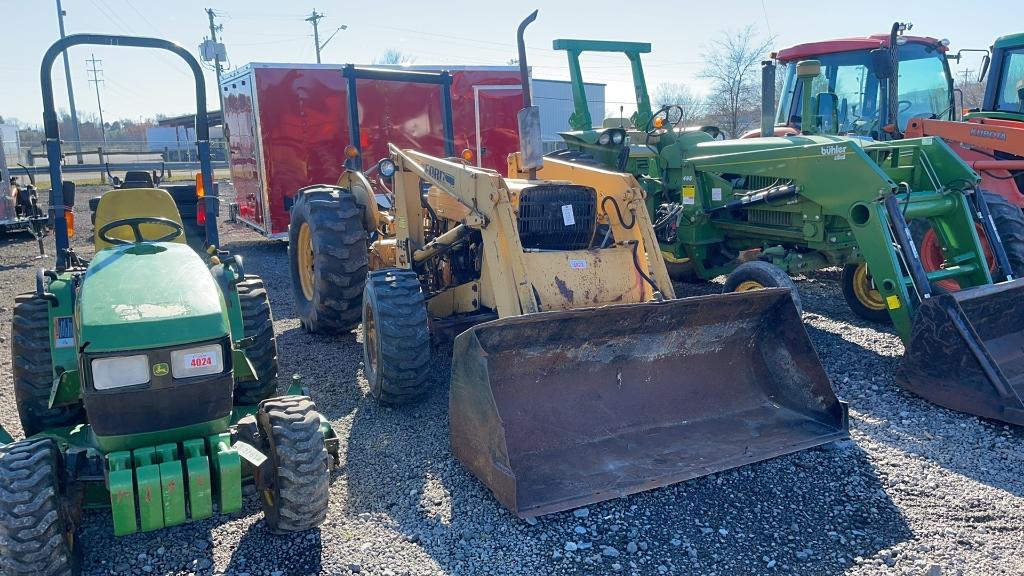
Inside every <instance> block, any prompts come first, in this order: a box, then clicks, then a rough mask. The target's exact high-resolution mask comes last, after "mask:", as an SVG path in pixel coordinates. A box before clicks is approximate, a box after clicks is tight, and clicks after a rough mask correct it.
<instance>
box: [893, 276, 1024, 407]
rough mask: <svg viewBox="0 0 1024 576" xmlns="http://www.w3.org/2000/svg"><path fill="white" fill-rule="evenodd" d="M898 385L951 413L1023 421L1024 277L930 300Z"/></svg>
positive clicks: (921, 312)
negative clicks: (965, 413)
mask: <svg viewBox="0 0 1024 576" xmlns="http://www.w3.org/2000/svg"><path fill="white" fill-rule="evenodd" d="M896 382H897V383H898V384H899V385H901V386H903V387H904V388H906V389H907V390H910V391H911V392H913V393H915V394H917V395H918V396H921V397H923V398H925V399H927V400H929V401H931V402H934V403H936V404H938V405H940V406H945V407H946V408H949V409H951V410H958V411H960V412H967V413H969V414H974V415H977V416H982V417H985V418H992V419H995V420H1002V421H1003V422H1009V423H1011V424H1017V425H1020V426H1024V404H1022V403H1021V397H1022V396H1024V280H1012V281H1010V282H1003V283H1001V284H990V285H988V286H979V287H977V288H969V289H966V290H960V291H957V292H951V293H945V294H938V295H935V296H933V297H932V298H929V299H928V300H925V301H924V302H923V303H922V304H921V306H920V308H919V309H918V311H917V316H916V317H915V318H914V326H913V328H912V329H911V333H910V343H909V344H907V351H906V354H905V355H904V356H903V362H902V363H901V364H900V367H899V370H898V371H897V373H896Z"/></svg>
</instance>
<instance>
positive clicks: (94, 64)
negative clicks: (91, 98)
mask: <svg viewBox="0 0 1024 576" xmlns="http://www.w3.org/2000/svg"><path fill="white" fill-rule="evenodd" d="M90 56H92V58H91V59H89V60H86V63H88V64H89V65H90V66H91V68H89V70H88V72H89V73H90V74H92V78H89V83H91V84H95V85H96V108H98V109H99V111H100V135H102V137H103V147H104V148H106V147H107V128H106V127H105V126H104V125H103V103H102V102H100V83H101V82H103V78H101V76H102V75H103V69H102V68H99V67H98V65H99V64H102V63H103V60H97V59H96V55H95V54H90Z"/></svg>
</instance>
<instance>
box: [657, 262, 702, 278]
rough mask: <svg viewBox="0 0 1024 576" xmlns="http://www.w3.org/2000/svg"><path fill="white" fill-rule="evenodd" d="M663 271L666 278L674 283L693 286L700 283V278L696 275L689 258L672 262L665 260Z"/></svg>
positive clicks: (695, 269)
mask: <svg viewBox="0 0 1024 576" xmlns="http://www.w3.org/2000/svg"><path fill="white" fill-rule="evenodd" d="M665 269H666V270H667V271H668V277H669V278H671V279H673V280H675V281H676V282H686V283H688V284H694V283H697V282H701V281H702V279H701V277H700V276H698V275H697V268H696V267H695V266H694V265H693V261H692V260H690V259H689V258H683V259H680V260H676V261H674V262H673V261H670V260H669V259H668V258H665Z"/></svg>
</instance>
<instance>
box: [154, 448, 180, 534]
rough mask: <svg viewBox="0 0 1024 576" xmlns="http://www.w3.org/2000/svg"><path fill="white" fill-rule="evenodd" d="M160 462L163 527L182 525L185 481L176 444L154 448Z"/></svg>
mask: <svg viewBox="0 0 1024 576" xmlns="http://www.w3.org/2000/svg"><path fill="white" fill-rule="evenodd" d="M156 454H157V460H158V461H159V462H160V488H161V492H162V494H161V496H162V497H163V504H164V526H176V525H178V524H184V523H185V519H186V514H185V481H184V478H183V475H182V469H181V461H179V460H178V445H177V444H161V445H160V446H157V447H156Z"/></svg>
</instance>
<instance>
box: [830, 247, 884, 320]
mask: <svg viewBox="0 0 1024 576" xmlns="http://www.w3.org/2000/svg"><path fill="white" fill-rule="evenodd" d="M842 285H843V299H844V300H846V305H847V306H849V307H850V310H851V311H852V312H853V313H854V314H856V315H857V316H860V317H861V318H863V319H865V320H868V321H869V322H877V323H879V324H891V323H892V316H890V315H889V309H888V308H887V307H886V305H885V299H884V298H883V297H882V294H881V293H880V292H879V291H878V290H877V289H876V288H875V287H874V285H873V284H872V281H871V274H870V273H869V272H868V265H867V264H865V263H863V262H862V263H860V264H847V265H846V266H843V278H842Z"/></svg>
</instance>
